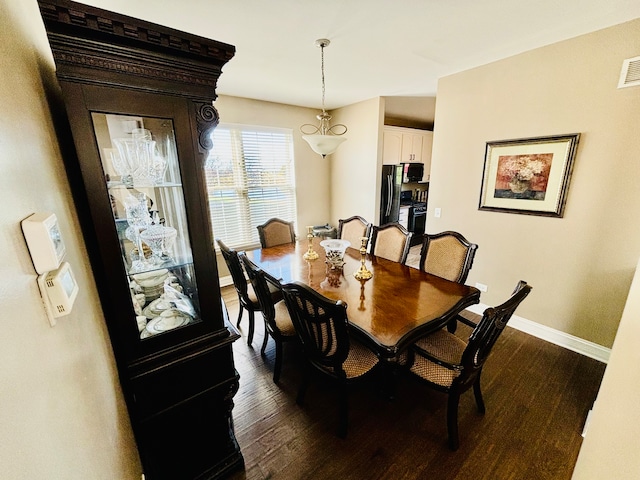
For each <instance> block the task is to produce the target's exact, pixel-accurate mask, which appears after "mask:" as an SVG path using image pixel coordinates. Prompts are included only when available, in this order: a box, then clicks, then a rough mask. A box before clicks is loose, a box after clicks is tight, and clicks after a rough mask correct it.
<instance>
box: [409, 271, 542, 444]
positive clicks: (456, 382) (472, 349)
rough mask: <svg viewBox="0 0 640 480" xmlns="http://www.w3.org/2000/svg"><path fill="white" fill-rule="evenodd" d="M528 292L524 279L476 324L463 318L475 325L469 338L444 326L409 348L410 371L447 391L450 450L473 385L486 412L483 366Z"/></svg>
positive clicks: (479, 409) (434, 386)
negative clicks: (463, 403)
mask: <svg viewBox="0 0 640 480" xmlns="http://www.w3.org/2000/svg"><path fill="white" fill-rule="evenodd" d="M529 292H531V286H530V285H527V283H526V282H525V281H522V280H521V281H520V282H518V284H517V286H516V288H515V290H514V291H513V294H512V295H511V297H510V298H509V299H508V300H507V301H506V302H504V303H503V304H502V305H499V306H497V307H489V308H487V309H486V310H485V311H484V314H483V316H482V319H481V320H480V321H479V322H478V323H477V324H475V323H474V322H472V321H470V320H467V319H461V321H463V322H464V323H466V324H467V325H469V326H471V327H473V331H472V332H471V335H470V336H469V339H468V341H467V342H465V341H464V340H462V339H461V338H460V337H458V336H456V335H454V334H453V333H450V332H448V331H446V330H445V329H440V330H438V331H436V332H434V333H432V334H430V335H427V336H425V337H424V338H422V339H420V340H418V341H417V342H416V343H415V344H414V345H413V346H412V347H411V348H410V350H409V353H408V362H407V365H406V366H407V368H408V371H409V372H411V374H412V375H413V376H414V377H416V378H418V379H419V380H420V381H422V382H423V383H426V384H427V385H428V386H430V387H431V388H434V389H436V390H439V391H442V392H445V393H447V394H448V400H447V430H448V434H449V448H450V449H451V450H454V451H455V450H457V449H458V446H459V439H458V404H459V402H460V395H461V394H462V393H464V392H465V391H467V390H468V389H469V388H471V387H473V393H474V396H475V400H476V404H477V407H478V411H479V412H480V413H481V414H484V413H485V405H484V400H483V398H482V391H481V390H480V375H481V374H482V367H483V366H484V364H485V362H486V360H487V358H488V356H489V354H490V353H491V349H492V348H493V346H494V344H495V343H496V340H498V337H499V336H500V334H501V333H502V331H503V330H504V327H505V326H506V325H507V322H508V321H509V319H510V318H511V316H512V315H513V312H514V311H515V310H516V308H517V307H518V305H520V303H521V302H522V301H523V300H524V299H525V298H526V296H527V295H529Z"/></svg>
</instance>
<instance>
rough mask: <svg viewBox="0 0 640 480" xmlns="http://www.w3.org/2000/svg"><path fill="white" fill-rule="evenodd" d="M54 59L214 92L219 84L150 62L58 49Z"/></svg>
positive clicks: (211, 78)
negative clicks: (159, 79)
mask: <svg viewBox="0 0 640 480" xmlns="http://www.w3.org/2000/svg"><path fill="white" fill-rule="evenodd" d="M53 57H54V60H55V61H56V63H57V64H60V63H64V64H68V65H77V66H82V67H89V68H93V69H96V70H110V71H113V72H118V73H123V74H128V75H136V76H143V77H147V78H155V79H158V78H161V79H162V80H167V81H172V82H179V83H184V84H186V85H200V86H207V87H210V88H212V89H213V90H214V91H215V88H216V85H217V83H218V82H217V75H216V76H212V75H211V74H210V73H209V72H204V73H202V74H199V72H197V71H193V70H188V69H181V68H170V66H168V65H167V64H161V65H153V64H152V63H150V62H148V63H144V62H136V61H125V60H122V59H121V58H116V59H109V58H104V57H100V56H97V55H92V54H88V53H84V52H69V51H62V50H57V49H56V50H54V51H53ZM58 73H59V75H60V76H61V77H67V76H69V77H74V75H72V74H69V73H64V72H58Z"/></svg>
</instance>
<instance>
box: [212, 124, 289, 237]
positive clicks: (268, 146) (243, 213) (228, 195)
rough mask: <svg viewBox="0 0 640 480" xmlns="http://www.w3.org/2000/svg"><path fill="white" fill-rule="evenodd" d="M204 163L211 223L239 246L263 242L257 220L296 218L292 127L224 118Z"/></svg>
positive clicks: (219, 234)
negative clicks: (233, 122) (235, 122)
mask: <svg viewBox="0 0 640 480" xmlns="http://www.w3.org/2000/svg"><path fill="white" fill-rule="evenodd" d="M212 140H213V148H212V149H211V150H210V151H209V155H208V157H207V161H206V163H205V175H206V181H207V193H208V199H209V211H210V213H211V226H212V229H213V234H214V236H215V237H218V238H220V239H222V240H223V241H224V242H225V243H226V244H227V245H228V246H229V247H231V248H235V249H245V248H252V247H254V246H257V245H259V244H260V239H259V237H258V230H257V228H256V227H257V226H258V225H260V224H262V223H264V222H266V221H267V220H269V219H270V218H273V217H278V218H281V219H283V220H286V221H295V219H296V193H295V175H294V162H293V135H292V133H291V130H286V129H278V128H268V127H256V126H247V125H229V124H221V125H219V126H218V127H216V128H215V129H214V131H213V133H212Z"/></svg>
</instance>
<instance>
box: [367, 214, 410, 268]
mask: <svg viewBox="0 0 640 480" xmlns="http://www.w3.org/2000/svg"><path fill="white" fill-rule="evenodd" d="M412 235H413V233H411V232H409V231H408V230H407V229H406V228H404V227H403V226H402V225H400V224H399V223H397V222H392V223H387V224H385V225H380V226H378V225H374V226H373V229H372V234H371V253H372V254H373V255H375V256H376V257H382V258H386V259H387V260H391V261H394V262H399V263H405V262H406V261H407V255H409V248H410V247H411V236H412Z"/></svg>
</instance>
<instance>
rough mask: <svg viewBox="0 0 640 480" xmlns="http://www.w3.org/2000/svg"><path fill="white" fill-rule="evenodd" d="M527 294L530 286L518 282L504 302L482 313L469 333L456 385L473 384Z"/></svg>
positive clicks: (523, 282)
mask: <svg viewBox="0 0 640 480" xmlns="http://www.w3.org/2000/svg"><path fill="white" fill-rule="evenodd" d="M529 292H531V286H530V285H527V282H525V281H523V280H520V281H519V282H518V285H516V288H515V290H514V291H513V294H512V295H511V297H510V298H509V299H508V300H507V301H506V302H504V303H503V304H502V305H498V306H497V307H489V308H487V309H486V310H485V311H484V314H483V315H482V319H481V320H480V322H478V324H477V325H476V327H475V328H474V329H473V332H471V335H470V336H469V342H468V343H467V347H466V348H465V350H464V352H463V354H462V360H461V364H462V369H463V370H462V373H461V375H460V376H459V377H458V378H457V379H456V381H457V382H458V383H460V384H462V385H465V384H469V383H473V381H474V379H475V377H476V376H477V374H478V372H479V371H480V370H481V369H482V366H483V365H484V362H485V361H486V360H487V357H488V356H489V353H491V349H492V348H493V346H494V345H495V343H496V340H498V337H499V336H500V334H501V333H502V331H503V330H504V327H506V326H507V322H508V321H509V319H510V318H511V316H512V315H513V312H515V310H516V308H518V305H520V303H521V302H522V301H523V300H524V299H525V298H526V297H527V295H529Z"/></svg>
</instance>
